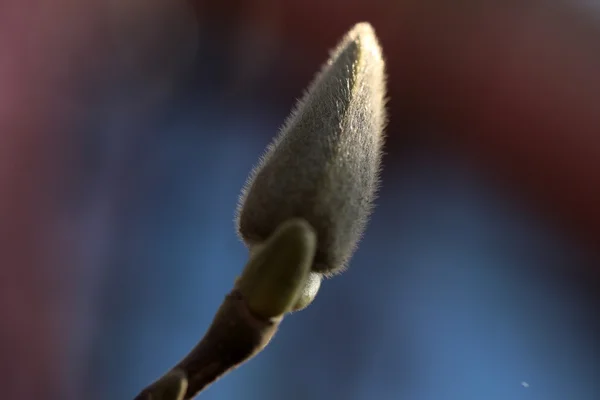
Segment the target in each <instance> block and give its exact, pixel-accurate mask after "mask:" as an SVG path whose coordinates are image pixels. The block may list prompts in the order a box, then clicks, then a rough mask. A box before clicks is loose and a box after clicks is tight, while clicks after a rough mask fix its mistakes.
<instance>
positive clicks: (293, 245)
mask: <svg viewBox="0 0 600 400" xmlns="http://www.w3.org/2000/svg"><path fill="white" fill-rule="evenodd" d="M316 245H317V238H316V235H315V231H314V230H313V228H312V227H311V226H310V225H309V224H308V223H307V222H306V221H304V220H302V219H291V220H289V221H285V222H284V223H282V224H281V226H279V228H277V230H276V231H275V232H274V233H273V235H272V236H271V237H270V238H269V239H268V240H267V241H266V242H265V243H264V244H261V245H258V246H256V247H254V248H253V251H252V254H251V256H250V261H248V264H247V265H246V267H245V268H244V271H243V272H242V275H241V276H240V277H239V278H238V279H237V281H236V284H235V287H236V289H238V290H239V291H240V292H241V293H242V295H243V296H244V299H245V300H246V303H247V304H248V307H249V308H250V310H251V311H252V312H253V313H254V314H256V315H259V316H261V317H263V318H274V317H280V316H283V315H284V314H285V313H288V312H290V311H293V310H294V309H296V308H297V305H298V303H299V302H302V301H306V300H305V299H304V300H303V298H304V297H303V296H305V295H304V293H305V288H306V286H307V281H308V278H309V274H310V267H311V265H312V262H313V258H314V255H315V249H316ZM315 295H316V293H315V294H314V295H313V296H312V297H314V296H315Z"/></svg>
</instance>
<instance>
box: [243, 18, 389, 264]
mask: <svg viewBox="0 0 600 400" xmlns="http://www.w3.org/2000/svg"><path fill="white" fill-rule="evenodd" d="M385 123H386V112H385V71H384V61H383V58H382V54H381V48H380V46H379V43H378V41H377V38H376V36H375V33H374V31H373V28H372V27H371V25H370V24H368V23H359V24H357V25H355V26H354V27H353V28H352V29H351V30H350V32H348V33H347V34H346V36H345V37H344V38H343V39H342V41H341V42H340V44H339V45H338V46H337V47H336V48H335V50H334V51H333V52H332V54H331V58H330V59H329V60H328V61H327V63H326V64H325V66H324V67H323V68H322V70H321V71H320V72H319V73H318V74H317V76H316V78H315V80H314V81H313V82H312V84H311V85H310V87H309V89H308V91H307V92H306V93H305V95H304V97H303V98H302V100H300V101H299V102H298V103H297V105H296V107H295V110H294V111H293V112H292V114H291V116H290V117H288V119H287V121H286V123H285V124H284V126H283V128H282V129H281V131H280V133H279V135H278V136H277V137H276V138H275V139H274V141H273V142H272V143H271V144H270V145H269V147H268V148H267V150H266V153H265V154H264V155H263V156H262V158H261V160H260V162H259V164H258V166H256V167H255V168H254V170H253V171H252V172H251V174H250V177H249V179H248V182H247V184H246V186H245V188H244V190H243V191H242V196H241V198H240V205H239V207H238V216H237V222H238V230H239V233H240V235H241V237H242V238H243V240H244V241H245V242H246V244H247V245H249V246H250V247H252V246H254V245H255V244H258V243H262V242H263V241H265V240H266V239H267V238H268V237H269V236H270V235H271V234H272V233H273V232H274V231H275V229H276V228H277V227H278V226H279V224H281V223H282V222H284V221H286V220H288V219H290V218H294V217H300V218H303V219H305V220H306V221H308V222H309V223H310V225H311V226H312V227H314V229H315V231H316V233H317V251H316V255H315V258H314V262H313V265H312V271H314V272H318V273H323V274H326V275H332V274H334V273H336V272H339V271H341V270H343V268H344V267H345V266H346V264H347V263H348V261H349V259H350V257H351V256H352V253H353V252H354V250H355V248H356V246H357V244H358V241H359V240H360V238H361V236H362V234H363V231H364V229H365V226H366V223H367V219H368V217H369V215H370V214H371V212H372V208H373V200H374V198H375V195H376V191H377V188H378V183H379V170H380V163H381V155H382V146H383V141H384V135H383V129H384V125H385Z"/></svg>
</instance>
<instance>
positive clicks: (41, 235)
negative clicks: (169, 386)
mask: <svg viewBox="0 0 600 400" xmlns="http://www.w3.org/2000/svg"><path fill="white" fill-rule="evenodd" d="M192 6H193V7H192ZM359 21H368V22H371V23H372V24H373V26H374V27H375V30H376V32H377V34H378V35H379V37H380V40H381V43H382V46H383V49H384V54H385V57H386V59H387V61H388V75H389V97H390V99H391V100H390V103H389V113H390V116H391V117H390V125H389V128H388V132H389V145H388V149H387V151H388V156H387V159H386V163H387V164H394V163H401V162H402V156H403V154H404V152H405V149H406V147H407V146H410V144H411V142H412V141H415V140H416V141H419V140H425V141H428V140H431V141H435V142H436V143H438V144H439V143H441V144H443V145H447V146H452V147H456V148H458V149H460V151H461V152H463V153H464V155H465V157H466V158H467V159H468V160H469V162H472V163H473V165H475V166H477V168H478V169H481V170H482V171H485V173H486V174H488V175H489V177H490V179H497V180H500V181H502V182H503V183H502V184H503V185H505V186H506V187H507V188H511V189H514V190H515V193H517V194H516V195H517V196H520V197H522V198H524V199H526V202H527V204H528V205H529V206H530V207H531V208H532V209H533V210H536V212H539V213H540V215H543V216H544V217H545V218H547V219H548V220H549V221H553V223H556V224H557V225H558V226H561V227H562V228H563V229H564V230H565V232H569V234H570V235H572V236H573V237H576V238H577V240H578V241H580V242H581V243H585V245H586V246H587V247H588V248H589V250H590V253H592V254H597V253H599V252H600V210H599V208H598V205H599V204H600V132H599V131H600V79H599V78H598V71H600V52H599V51H598V50H599V49H598V46H599V45H598V40H597V38H598V37H599V36H598V34H599V33H600V32H599V29H600V24H599V23H598V22H597V21H598V11H597V8H595V7H594V6H587V7H586V6H583V5H580V6H577V5H576V3H574V2H567V1H558V0H545V1H542V0H523V1H520V2H506V1H491V2H489V1H488V2H481V1H475V0H464V1H460V2H458V3H457V2H455V3H452V4H450V3H447V2H441V1H434V0H421V1H417V0H406V1H384V0H376V1H370V2H367V1H359V0H344V1H341V0H330V1H317V0H305V1H302V2H299V1H285V2H282V1H276V0H250V1H240V0H224V1H198V0H195V1H194V2H193V4H190V3H184V2H172V1H166V0H153V1H150V2H148V1H137V2H133V3H129V2H116V1H112V2H103V3H85V2H77V1H74V0H58V1H54V2H44V1H32V2H27V4H25V3H24V2H19V1H13V0H10V1H5V2H4V3H3V4H2V5H1V6H0V47H1V48H2V49H3V50H2V54H1V55H0V88H1V90H0V252H1V253H0V266H1V270H0V276H1V279H0V299H1V301H0V320H1V321H2V326H3V328H2V331H1V332H2V333H1V336H0V353H1V354H2V356H1V358H0V374H1V375H2V376H3V378H4V379H7V382H9V385H6V384H3V390H2V393H3V395H4V396H5V397H6V398H7V399H8V398H12V399H23V400H26V399H33V398H42V397H43V398H45V399H64V398H70V397H69V396H71V394H72V393H74V392H75V391H76V388H75V387H74V386H76V385H74V384H73V383H72V382H71V381H70V380H69V379H68V378H65V377H64V375H65V371H64V370H63V369H62V364H61V359H62V356H63V354H64V353H65V352H66V347H67V341H68V340H69V338H68V335H64V334H62V332H63V329H64V324H66V323H67V321H63V320H62V319H61V318H62V317H61V316H63V315H68V311H65V310H68V309H69V307H71V303H70V301H71V300H70V299H72V298H71V297H70V296H69V293H70V291H72V290H73V288H72V287H70V286H69V285H70V284H71V281H70V280H68V279H65V277H68V276H70V275H72V274H75V273H76V272H75V271H76V270H77V268H78V264H79V263H80V262H81V260H82V258H81V257H82V256H81V254H80V252H79V250H78V248H77V244H76V243H77V242H76V240H75V237H76V236H77V234H76V233H74V232H77V230H78V229H80V226H79V224H80V223H81V222H80V221H79V219H77V218H72V220H71V222H68V223H65V222H64V220H63V219H62V218H61V216H62V213H63V209H62V207H63V206H61V201H62V199H63V197H62V195H63V193H62V189H61V188H64V187H65V185H66V184H65V180H66V179H67V177H69V176H71V175H70V174H72V172H71V171H69V168H70V167H69V166H68V165H67V163H66V162H65V159H68V158H69V157H72V156H73V154H71V153H69V152H70V151H72V149H73V146H72V145H71V142H72V141H73V140H75V139H74V138H76V137H77V135H78V132H77V129H78V126H80V124H81V119H82V118H84V117H82V115H86V113H88V112H89V108H90V107H91V108H94V109H96V110H97V109H110V108H111V107H116V105H115V104H114V103H113V102H112V100H110V101H109V100H107V99H112V97H111V94H114V93H113V90H115V91H117V89H112V88H120V89H123V88H125V89H124V90H123V91H122V92H119V93H122V94H123V95H122V96H120V97H119V99H120V100H119V101H120V102H122V103H127V104H129V105H135V106H136V107H134V108H132V109H133V110H135V111H134V114H135V118H137V119H134V122H132V123H131V124H132V125H134V126H143V124H144V117H145V116H147V115H151V114H152V113H153V112H155V111H156V110H160V107H161V106H162V104H164V103H167V102H168V101H169V96H170V94H171V89H172V88H177V87H178V85H181V84H182V82H184V81H185V80H183V79H182V78H181V76H182V75H183V74H184V72H185V73H186V74H187V73H189V71H194V70H201V68H202V67H203V66H202V64H203V62H202V54H203V53H202V51H204V50H206V49H207V48H209V47H210V46H211V43H212V42H215V43H217V42H218V43H217V44H216V45H214V46H216V48H214V49H211V50H210V51H213V52H216V53H218V54H219V55H220V56H222V57H223V59H224V60H228V61H226V62H224V64H223V68H220V69H219V70H218V71H216V72H217V73H220V74H224V75H223V77H222V78H221V79H222V80H223V82H227V84H225V85H224V86H223V88H222V92H223V93H222V95H223V96H222V97H220V98H218V99H217V100H219V101H223V102H224V104H227V102H228V101H233V100H232V99H237V98H243V97H244V96H250V95H251V94H252V93H255V92H260V93H261V95H262V96H263V100H264V101H266V102H271V103H274V104H276V105H277V106H280V107H282V108H288V105H289V103H290V102H291V99H293V98H295V97H298V96H299V94H300V93H301V91H302V89H303V88H304V87H305V86H306V84H307V83H308V82H309V80H310V79H311V77H312V75H313V74H314V73H315V71H316V70H317V69H318V67H319V65H320V64H321V63H322V62H323V61H324V59H325V58H326V54H327V51H328V50H329V49H330V48H331V47H332V45H333V44H335V42H336V41H337V40H338V39H339V38H340V37H341V35H342V34H343V33H344V32H345V31H346V30H347V29H348V28H350V27H351V26H352V25H353V24H354V23H356V22H359ZM169 35H171V36H169ZM216 36H218V37H216ZM182 38H183V39H182ZM187 40H189V41H190V43H189V45H188V44H186V46H187V47H186V46H183V44H182V45H181V48H179V47H177V46H173V45H172V43H178V44H181V43H183V42H186V41H187ZM196 42H198V43H199V44H198V45H197V46H196ZM174 47H177V49H178V50H173V48H174ZM197 49H199V50H198V52H199V53H196V52H195V51H196V50H197ZM171 51H173V52H175V53H176V54H171V53H170V52H171ZM194 57H195V58H194ZM165 60H169V61H165ZM173 60H180V61H178V62H176V61H173ZM193 60H196V61H193ZM194 62H195V64H194ZM140 69H142V70H144V71H145V74H144V76H143V78H141V77H140V76H139V73H138V71H139V70H140ZM205 79H207V80H209V81H210V80H217V79H219V77H215V78H214V79H213V78H212V77H205ZM117 92H118V91H117ZM422 130H428V131H430V130H432V131H433V132H435V133H434V134H433V135H426V136H424V137H423V138H420V137H419V132H421V131H422ZM132 131H135V129H132ZM126 132H127V129H123V135H126ZM79 134H81V133H79ZM387 184H391V183H390V182H388V183H387ZM109 201H110V200H109ZM596 265H597V263H596ZM581 272H582V274H581V276H583V277H586V278H589V277H592V278H594V279H597V278H598V276H599V275H600V273H599V272H600V271H599V270H598V269H597V268H596V269H595V270H591V271H587V270H586V271H581ZM584 279H585V278H584ZM23 377H25V378H23ZM28 377H31V378H28ZM28 379H33V380H34V381H35V384H33V385H31V384H28V382H29V380H28ZM73 385H74V386H73Z"/></svg>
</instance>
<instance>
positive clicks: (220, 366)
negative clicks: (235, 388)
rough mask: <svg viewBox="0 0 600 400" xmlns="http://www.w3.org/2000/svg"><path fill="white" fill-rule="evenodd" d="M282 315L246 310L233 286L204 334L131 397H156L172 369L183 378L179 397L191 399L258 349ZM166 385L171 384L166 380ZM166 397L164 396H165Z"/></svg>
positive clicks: (244, 302)
mask: <svg viewBox="0 0 600 400" xmlns="http://www.w3.org/2000/svg"><path fill="white" fill-rule="evenodd" d="M281 320H282V317H274V318H262V317H260V316H258V315H255V314H254V313H252V311H250V309H249V307H248V305H247V303H246V301H245V300H244V296H243V295H242V294H241V292H240V291H239V290H237V289H234V290H233V291H232V292H231V293H230V294H228V295H227V297H226V298H225V300H224V301H223V304H222V305H221V307H220V308H219V310H218V311H217V314H216V315H215V318H214V320H213V322H212V325H211V326H210V328H209V330H208V332H206V335H205V336H204V338H203V339H202V340H201V341H200V342H199V343H198V344H197V345H196V347H194V349H192V351H191V352H190V353H189V354H188V355H187V356H186V357H185V358H184V359H183V360H182V361H181V362H179V364H177V365H176V366H175V367H174V368H173V369H172V370H171V371H169V372H168V373H167V374H166V375H165V376H163V378H160V379H159V380H157V381H156V382H155V383H153V384H152V385H150V386H148V387H147V388H146V389H144V390H143V391H142V392H141V393H140V394H139V395H138V396H137V397H136V398H135V400H157V399H155V397H153V393H154V392H155V391H156V390H157V388H160V387H162V386H165V382H166V381H165V379H164V378H165V377H170V376H172V375H173V374H174V373H175V374H179V375H181V376H182V377H185V378H186V379H187V390H186V392H185V395H184V397H183V399H185V400H187V399H191V398H193V397H194V396H196V395H197V394H198V393H199V392H201V391H202V390H204V389H205V388H206V387H207V386H208V385H210V384H211V383H213V382H215V381H216V380H217V379H219V378H220V377H221V376H223V375H224V374H226V373H227V372H229V371H231V370H232V369H235V368H236V367H237V366H239V365H240V364H242V363H243V362H245V361H247V360H249V359H250V358H252V357H253V356H254V355H255V354H257V353H258V352H260V351H261V350H262V349H263V348H264V347H265V346H266V345H267V344H268V343H269V341H270V340H271V338H272V337H273V335H274V334H275V332H276V331H277V328H278V327H279V323H280V322H281ZM168 385H172V383H171V382H170V381H169V384H168ZM165 400H166V398H165Z"/></svg>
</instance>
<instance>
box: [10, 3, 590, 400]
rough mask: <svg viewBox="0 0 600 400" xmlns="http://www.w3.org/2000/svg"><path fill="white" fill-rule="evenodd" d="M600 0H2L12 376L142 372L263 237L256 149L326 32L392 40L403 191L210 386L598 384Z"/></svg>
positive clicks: (499, 391)
mask: <svg viewBox="0 0 600 400" xmlns="http://www.w3.org/2000/svg"><path fill="white" fill-rule="evenodd" d="M599 16H600V14H598V8H597V7H596V6H595V5H594V3H593V2H574V1H566V0H565V1H559V0H522V1H520V2H505V1H500V0H498V1H487V2H482V1H476V0H465V1H461V2H454V3H452V4H450V3H447V2H441V1H435V0H426V1H425V0H421V1H416V0H406V1H391V0H373V1H370V2H368V1H364V0H363V1H361V0H344V1H340V0H304V1H302V2H300V1H276V0H247V1H241V0H222V1H216V0H194V1H193V2H190V1H183V0H175V1H173V0H169V1H167V0H144V1H141V0H130V1H117V0H104V1H96V2H80V1H76V0H54V1H52V2H50V1H43V0H31V1H28V2H23V1H18V0H4V1H3V2H2V4H1V5H0V48H2V52H1V53H0V380H1V382H0V385H1V388H2V390H1V391H2V397H3V398H6V399H15V400H16V399H19V400H33V399H48V400H54V399H56V400H69V399H88V400H100V399H102V400H104V399H115V400H116V399H131V398H133V396H134V395H135V394H137V392H138V391H139V390H140V389H141V388H142V387H144V386H145V385H147V384H148V383H150V382H151V381H153V380H154V379H155V378H157V377H158V376H160V375H161V374H162V373H163V372H165V371H166V370H167V369H168V368H170V367H171V366H172V365H173V364H174V363H175V362H177V361H178V360H179V359H180V358H181V357H182V356H183V355H185V354H186V353H187V352H188V351H189V350H190V349H191V347H192V346H193V345H194V344H195V343H196V341H197V340H198V339H199V338H200V337H201V336H202V334H203V332H204V331H205V329H206V328H207V327H208V325H209V323H210V321H211V318H212V316H213V313H214V311H215V310H216V308H217V307H218V306H219V304H220V303H221V301H222V299H223V296H224V295H225V294H226V293H227V292H228V291H229V290H230V288H231V285H232V283H233V280H234V279H235V277H236V275H237V274H238V273H239V271H241V269H242V267H243V265H244V263H245V262H246V259H247V252H246V249H245V248H244V246H243V245H242V243H241V242H240V241H239V240H238V239H237V237H236V234H235V230H234V225H233V222H232V221H233V216H234V209H235V207H236V203H237V197H238V194H239V191H240V189H241V187H242V185H243V184H244V181H245V179H246V176H247V174H248V172H249V171H250V169H251V167H252V166H253V165H254V163H255V162H256V161H257V159H258V156H259V155H260V154H261V152H262V151H263V149H264V147H265V146H266V145H267V143H268V142H269V141H270V139H271V138H272V136H273V135H274V134H275V133H276V132H277V130H278V129H279V127H280V126H281V124H282V123H283V121H284V118H285V117H286V115H287V113H288V112H289V110H290V109H291V107H292V106H293V104H294V101H295V99H296V98H298V97H299V96H300V95H301V93H302V90H303V89H304V88H305V87H306V86H307V85H308V83H309V82H310V80H311V79H312V77H313V75H314V73H315V72H316V71H317V70H318V69H319V67H320V65H321V63H323V62H324V61H325V60H326V58H327V55H328V50H329V49H330V48H331V47H333V46H334V45H335V43H336V41H337V40H338V39H339V38H340V37H341V36H342V35H343V33H344V32H345V31H346V30H348V29H349V28H350V27H351V26H352V25H353V24H354V23H356V22H360V21H369V22H371V23H372V24H373V25H374V27H375V29H376V31H377V33H378V35H379V36H380V39H381V43H382V46H383V49H384V53H385V56H386V58H387V60H388V64H389V67H388V74H389V88H390V93H389V95H390V102H389V111H390V124H389V127H388V130H387V132H388V144H387V148H386V152H387V153H386V156H385V159H384V164H385V167H384V173H383V180H382V190H381V193H380V197H379V200H378V204H377V209H376V212H375V214H374V216H373V219H372V222H371V223H370V225H369V228H368V231H367V234H366V236H365V238H364V240H363V242H362V244H361V246H360V248H359V250H358V252H357V253H356V255H355V257H354V259H353V260H352V263H351V267H350V269H349V270H348V271H347V272H346V273H345V274H343V275H341V276H339V277H336V278H334V279H331V280H328V281H326V282H324V284H323V285H322V288H321V292H320V293H319V295H318V297H317V299H316V301H315V302H314V303H313V304H312V305H311V306H310V307H309V308H308V309H306V310H305V311H302V312H300V313H297V314H294V315H293V316H291V317H289V318H287V319H286V320H285V321H284V323H283V326H282V328H281V330H280V331H279V333H278V334H277V336H276V337H275V339H274V340H273V341H272V343H271V344H270V345H269V347H268V348H267V349H266V350H265V351H264V352H263V353H262V354H260V355H259V356H257V357H256V358H255V359H253V360H252V361H251V362H249V363H248V364H246V365H244V366H243V367H242V368H240V369H238V370H236V371H234V372H232V373H231V374H229V375H227V376H226V377H225V378H223V379H222V380H220V381H218V382H217V383H216V384H214V385H213V386H211V387H210V388H209V389H208V390H207V391H206V392H205V393H203V394H202V397H201V398H203V399H214V400H218V399H234V398H235V399H249V400H250V399H262V400H266V399H277V400H280V399H285V400H295V399H302V400H305V399H314V400H318V399H328V400H329V399H345V400H352V399H357V400H358V399H361V400H362V399H411V400H434V399H436V400H437V399H445V400H480V399H486V400H506V399H510V400H565V399H568V400H595V399H598V398H600V340H599V337H600V316H599V315H598V305H599V298H600V295H599V290H598V289H599V288H600V284H599V282H600V280H599V279H598V277H599V271H600V268H599V260H600V258H599V257H598V253H599V250H600V211H599V210H598V204H600V135H599V132H598V130H599V129H600V128H599V127H600V79H599V78H598V71H600V55H599V54H600V52H598V50H600V49H598V44H597V39H596V38H597V37H598V32H597V31H598V29H599V27H600V25H599V24H598V22H597V21H598V17H599Z"/></svg>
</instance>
